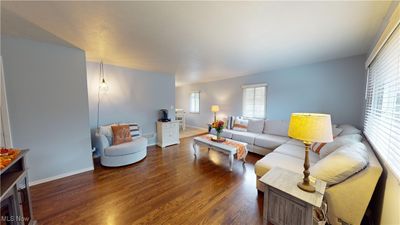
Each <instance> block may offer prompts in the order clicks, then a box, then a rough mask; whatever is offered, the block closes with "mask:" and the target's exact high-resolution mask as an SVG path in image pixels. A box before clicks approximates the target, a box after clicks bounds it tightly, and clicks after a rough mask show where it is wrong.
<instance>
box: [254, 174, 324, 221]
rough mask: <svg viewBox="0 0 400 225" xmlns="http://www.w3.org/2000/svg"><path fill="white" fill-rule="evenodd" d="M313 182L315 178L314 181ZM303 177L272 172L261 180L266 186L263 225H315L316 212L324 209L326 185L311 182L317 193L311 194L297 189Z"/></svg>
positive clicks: (321, 182) (317, 181)
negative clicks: (323, 201) (316, 209)
mask: <svg viewBox="0 0 400 225" xmlns="http://www.w3.org/2000/svg"><path fill="white" fill-rule="evenodd" d="M310 178H311V177H310ZM302 179H303V175H302V174H298V173H294V172H292V171H289V170H286V169H282V168H279V167H274V168H272V169H271V170H270V171H269V172H268V173H266V174H265V175H264V176H262V177H261V178H260V181H261V182H263V183H264V184H265V185H266V189H265V191H264V210H263V224H264V225H268V224H271V223H272V224H274V225H310V224H313V216H312V213H313V209H314V207H317V208H319V207H321V204H322V199H323V197H324V193H325V188H326V182H324V181H321V180H318V179H314V178H311V182H312V183H313V185H314V186H315V190H316V191H315V192H314V193H309V192H306V191H303V190H301V189H300V188H298V187H297V182H299V181H301V180H302Z"/></svg>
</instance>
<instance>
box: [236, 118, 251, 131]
mask: <svg viewBox="0 0 400 225" xmlns="http://www.w3.org/2000/svg"><path fill="white" fill-rule="evenodd" d="M248 123H249V121H248V120H245V119H241V118H239V117H236V119H235V124H234V125H233V130H237V131H247V125H248Z"/></svg>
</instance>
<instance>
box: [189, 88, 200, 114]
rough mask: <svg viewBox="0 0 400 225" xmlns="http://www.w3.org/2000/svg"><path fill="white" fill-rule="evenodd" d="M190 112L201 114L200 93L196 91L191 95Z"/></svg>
mask: <svg viewBox="0 0 400 225" xmlns="http://www.w3.org/2000/svg"><path fill="white" fill-rule="evenodd" d="M190 112H191V113H199V112H200V92H199V91H194V92H192V93H191V94H190Z"/></svg>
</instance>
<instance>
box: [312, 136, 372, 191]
mask: <svg viewBox="0 0 400 225" xmlns="http://www.w3.org/2000/svg"><path fill="white" fill-rule="evenodd" d="M368 161H369V156H368V152H367V148H366V147H365V145H364V144H363V143H361V142H357V143H352V144H347V145H344V146H342V147H340V148H339V149H337V150H336V151H335V152H333V153H331V154H330V155H328V156H327V157H325V158H323V159H321V160H320V161H318V162H317V163H316V164H314V165H313V166H311V168H310V173H311V175H312V176H314V177H316V178H318V179H321V180H323V181H325V182H327V183H328V185H333V184H337V183H340V182H342V181H344V180H346V179H347V178H348V177H350V176H351V175H353V174H355V173H357V172H359V171H361V170H362V169H364V168H365V167H366V166H367V165H368Z"/></svg>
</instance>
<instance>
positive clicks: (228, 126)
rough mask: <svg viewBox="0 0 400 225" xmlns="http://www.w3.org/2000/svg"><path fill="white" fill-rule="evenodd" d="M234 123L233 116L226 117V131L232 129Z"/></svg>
mask: <svg viewBox="0 0 400 225" xmlns="http://www.w3.org/2000/svg"><path fill="white" fill-rule="evenodd" d="M234 123H235V117H234V116H228V120H227V122H226V129H229V130H231V129H232V128H233V125H234Z"/></svg>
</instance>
